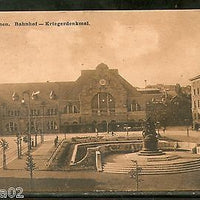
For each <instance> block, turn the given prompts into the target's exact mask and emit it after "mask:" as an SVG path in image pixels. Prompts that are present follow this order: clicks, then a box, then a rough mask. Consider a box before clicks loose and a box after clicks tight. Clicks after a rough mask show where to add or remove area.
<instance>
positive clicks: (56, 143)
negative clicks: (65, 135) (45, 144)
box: [54, 136, 58, 147]
mask: <svg viewBox="0 0 200 200" xmlns="http://www.w3.org/2000/svg"><path fill="white" fill-rule="evenodd" d="M54 145H55V147H57V145H58V136H56V138H55V139H54Z"/></svg>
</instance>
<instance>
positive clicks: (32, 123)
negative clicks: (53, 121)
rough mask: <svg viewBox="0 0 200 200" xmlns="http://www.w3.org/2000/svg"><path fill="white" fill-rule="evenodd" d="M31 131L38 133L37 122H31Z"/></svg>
mask: <svg viewBox="0 0 200 200" xmlns="http://www.w3.org/2000/svg"><path fill="white" fill-rule="evenodd" d="M27 130H29V123H27ZM30 130H31V132H32V133H34V132H37V130H38V124H37V123H36V121H31V123H30Z"/></svg>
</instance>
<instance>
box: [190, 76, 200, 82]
mask: <svg viewBox="0 0 200 200" xmlns="http://www.w3.org/2000/svg"><path fill="white" fill-rule="evenodd" d="M197 79H200V75H198V76H195V77H193V78H191V79H189V80H190V81H194V80H197Z"/></svg>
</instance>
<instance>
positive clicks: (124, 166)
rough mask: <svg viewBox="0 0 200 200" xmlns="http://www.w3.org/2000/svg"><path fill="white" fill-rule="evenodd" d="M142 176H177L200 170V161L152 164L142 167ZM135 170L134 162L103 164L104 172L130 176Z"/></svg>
mask: <svg viewBox="0 0 200 200" xmlns="http://www.w3.org/2000/svg"><path fill="white" fill-rule="evenodd" d="M138 167H140V168H141V172H139V174H141V175H159V174H175V173H184V172H192V171H197V170H200V159H194V160H190V161H182V162H171V163H153V164H152V163H151V164H148V163H147V164H145V165H140V164H138ZM134 169H135V164H134V163H132V161H125V162H119V163H116V162H107V163H103V172H106V173H120V174H128V173H129V172H130V171H131V170H134Z"/></svg>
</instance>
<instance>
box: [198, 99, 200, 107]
mask: <svg viewBox="0 0 200 200" xmlns="http://www.w3.org/2000/svg"><path fill="white" fill-rule="evenodd" d="M198 108H200V100H198Z"/></svg>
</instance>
